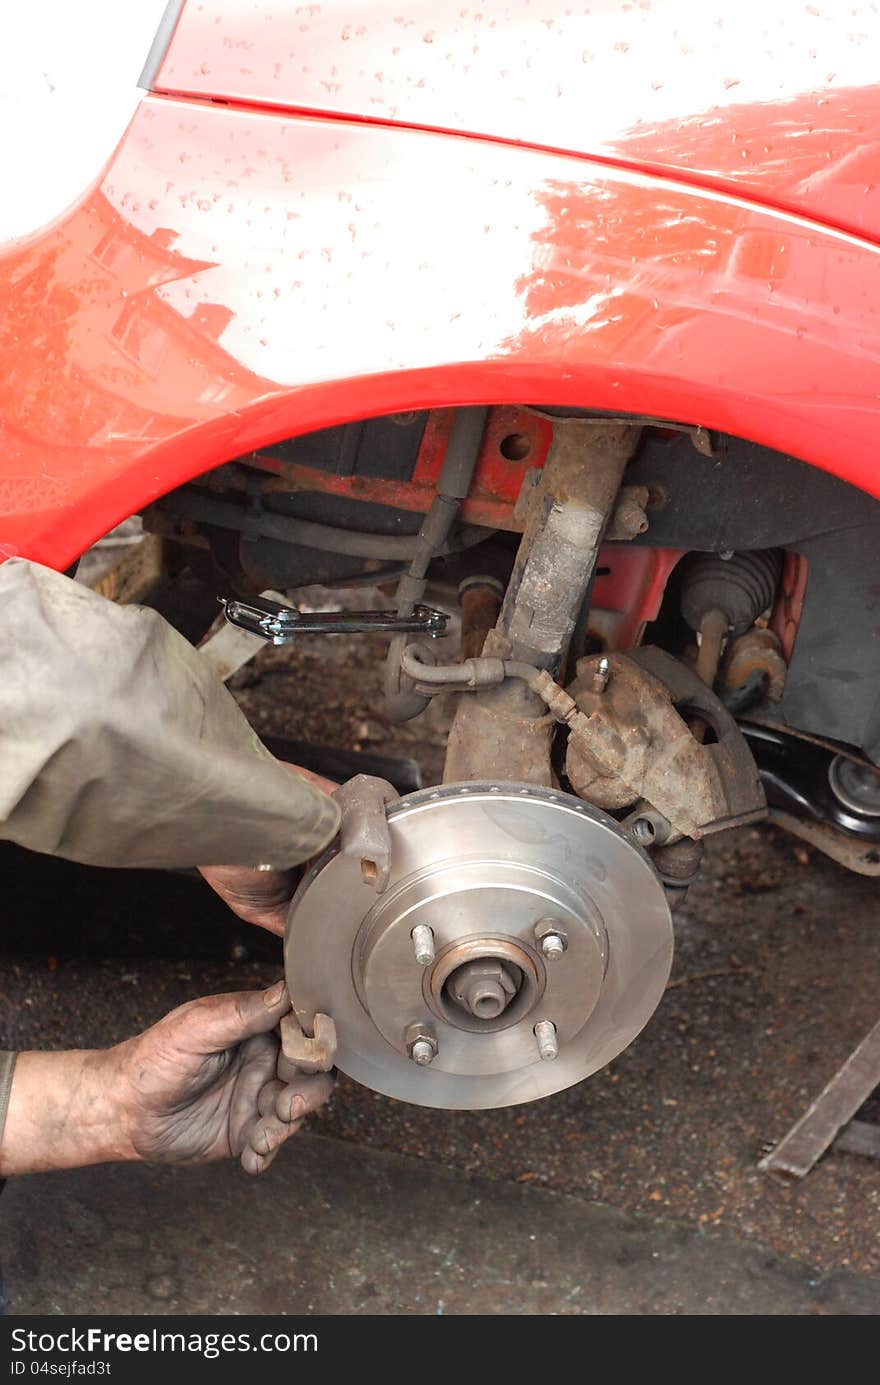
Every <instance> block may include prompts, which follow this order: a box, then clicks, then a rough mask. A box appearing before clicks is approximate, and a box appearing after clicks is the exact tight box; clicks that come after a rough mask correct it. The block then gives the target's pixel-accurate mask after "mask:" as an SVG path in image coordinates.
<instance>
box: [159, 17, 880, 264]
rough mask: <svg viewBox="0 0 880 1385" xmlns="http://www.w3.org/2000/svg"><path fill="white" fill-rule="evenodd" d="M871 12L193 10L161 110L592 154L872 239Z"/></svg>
mask: <svg viewBox="0 0 880 1385" xmlns="http://www.w3.org/2000/svg"><path fill="white" fill-rule="evenodd" d="M878 52H880V9H878V7H877V6H876V5H873V4H851V3H847V4H845V5H843V4H840V3H836V2H835V0H813V2H812V3H802V0H737V3H736V4H730V3H722V0H699V3H695V0H629V3H627V0H590V3H589V4H587V5H582V4H577V5H574V4H571V3H569V0H478V2H477V3H466V4H460V3H458V4H445V5H444V4H438V3H437V0H406V3H401V4H395V5H382V4H370V3H365V0H322V3H320V4H288V5H281V4H278V2H277V0H223V3H218V0H213V3H212V0H200V3H195V0H189V2H188V3H187V4H186V6H185V7H184V9H183V12H182V14H181V16H180V19H179V21H178V24H177V27H176V30H175V33H174V36H173V39H172V42H171V44H170V46H169V49H168V52H167V54H166V56H165V59H164V61H163V62H162V63H161V65H160V68H159V72H158V74H157V76H156V79H155V82H154V87H155V89H157V90H160V91H167V92H178V93H180V92H186V93H190V94H192V95H195V96H201V97H225V98H230V99H232V100H235V101H239V102H246V103H250V104H258V105H265V106H272V107H277V108H287V109H295V110H299V111H314V112H322V113H324V114H330V115H337V116H344V117H347V118H353V119H365V120H376V121H384V122H388V123H397V124H403V125H411V126H419V127H422V128H429V129H437V130H454V131H456V132H458V133H463V134H469V135H481V136H487V137H490V138H494V139H500V140H507V141H517V142H521V143H526V144H531V145H536V146H540V147H543V148H545V149H554V150H565V151H570V152H572V153H577V154H588V155H590V156H591V157H593V158H602V159H607V160H610V161H611V162H614V163H620V164H626V165H629V166H631V167H636V168H639V169H641V170H643V171H646V172H650V171H653V172H656V173H660V174H663V175H666V176H672V177H675V178H680V179H684V180H686V181H689V182H698V183H701V184H703V185H705V186H714V187H716V188H721V189H724V190H728V191H732V192H734V193H737V194H739V195H741V196H744V197H749V198H753V199H755V200H756V201H760V202H765V203H768V204H771V205H773V206H777V207H784V208H787V209H788V210H791V211H796V212H799V213H801V214H803V215H806V216H810V217H813V218H815V219H816V220H820V221H824V222H827V223H829V224H832V225H835V226H841V227H847V228H849V229H851V230H854V231H857V232H859V233H860V234H864V235H868V236H871V237H874V238H876V237H878V236H880V177H878V170H880V86H878V67H877V54H878Z"/></svg>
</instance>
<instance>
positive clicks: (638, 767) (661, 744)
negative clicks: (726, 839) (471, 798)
mask: <svg viewBox="0 0 880 1385" xmlns="http://www.w3.org/2000/svg"><path fill="white" fill-rule="evenodd" d="M603 662H604V663H607V664H609V666H610V673H609V676H608V677H607V679H600V681H603V682H604V686H603V687H602V688H600V689H599V690H597V675H599V674H600V673H601V665H602V663H603ZM568 693H569V696H570V697H571V698H572V699H573V700H574V702H575V704H576V706H577V709H578V711H579V713H580V715H579V716H577V715H575V716H574V717H566V721H567V723H568V725H569V727H570V729H571V734H570V736H569V741H568V749H567V752H566V759H565V768H566V773H567V775H568V778H569V781H570V782H571V785H572V787H573V788H574V790H575V792H576V793H577V794H578V795H579V796H581V797H583V798H586V799H587V800H588V801H589V802H590V803H594V804H595V805H596V806H597V807H600V808H606V809H620V808H626V807H629V806H631V805H632V804H635V803H637V802H639V801H640V800H647V802H648V803H649V804H650V805H651V806H652V807H653V808H654V809H656V810H657V811H658V812H659V813H661V814H662V815H663V816H664V817H665V818H666V819H667V820H668V822H669V823H670V824H671V826H672V827H673V828H674V829H675V831H676V832H677V833H679V834H681V835H683V836H686V837H694V838H699V837H702V836H703V835H705V834H706V833H708V832H717V831H720V830H721V829H722V828H726V827H732V826H735V825H739V824H742V823H744V822H751V821H754V820H755V819H756V818H757V817H760V816H763V815H764V812H765V811H766V803H765V798H764V791H763V789H762V788H761V784H760V781H759V778H758V773H757V770H756V768H755V763H754V760H753V759H752V755H751V752H750V751H749V748H748V746H747V744H746V742H745V740H744V739H743V736H742V734H741V732H740V731H739V729H738V727H737V725H736V723H735V721H734V720H733V717H732V716H731V715H730V713H729V712H728V711H727V710H726V708H725V707H724V706H723V704H722V703H721V702H720V701H719V699H718V698H717V697H716V696H715V695H714V693H712V691H711V689H710V688H708V687H707V686H706V684H705V683H704V682H703V680H702V679H701V678H700V677H698V675H697V674H696V672H695V671H694V670H692V669H690V668H688V667H687V665H685V664H683V663H682V662H681V661H680V660H678V659H675V658H673V656H672V655H671V654H667V653H665V651H663V650H661V649H652V648H646V649H637V650H634V651H633V652H632V653H631V654H629V655H623V654H612V655H610V656H607V658H606V657H605V656H603V657H602V658H601V659H600V658H598V657H592V658H588V659H581V660H580V661H579V662H578V665H577V678H576V679H575V681H574V683H573V684H572V685H571V687H570V688H569V689H568ZM695 717H696V718H699V721H700V722H701V723H703V724H705V726H707V727H709V728H710V730H711V732H712V737H713V738H709V737H707V738H706V740H707V743H705V744H704V743H702V741H701V739H699V738H698V737H697V736H695V735H694V733H693V731H692V729H691V727H690V726H689V725H688V720H689V719H693V718H695Z"/></svg>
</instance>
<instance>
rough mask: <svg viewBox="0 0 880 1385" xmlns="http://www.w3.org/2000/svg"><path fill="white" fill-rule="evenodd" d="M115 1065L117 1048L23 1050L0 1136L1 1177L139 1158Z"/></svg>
mask: <svg viewBox="0 0 880 1385" xmlns="http://www.w3.org/2000/svg"><path fill="white" fill-rule="evenodd" d="M115 1068H116V1058H115V1051H114V1050H113V1049H109V1050H107V1051H92V1050H82V1049H79V1050H73V1051H70V1052H64V1053H20V1054H19V1055H18V1059H17V1062H16V1065H15V1073H14V1076H13V1079H12V1090H11V1092H10V1096H9V1107H8V1110H7V1113H6V1125H5V1128H4V1130H3V1136H2V1140H0V1178H10V1177H12V1176H13V1175H14V1174H22V1173H38V1172H45V1171H46V1170H49V1169H69V1168H77V1167H79V1166H81V1165H83V1164H105V1163H110V1162H112V1161H117V1160H120V1161H121V1160H131V1159H136V1158H137V1157H138V1156H137V1154H136V1152H135V1150H134V1147H133V1145H132V1143H131V1138H130V1135H129V1132H128V1129H127V1122H126V1119H125V1115H124V1110H123V1106H122V1103H121V1102H120V1101H119V1099H118V1092H117V1087H118V1081H117V1075H116V1071H115Z"/></svg>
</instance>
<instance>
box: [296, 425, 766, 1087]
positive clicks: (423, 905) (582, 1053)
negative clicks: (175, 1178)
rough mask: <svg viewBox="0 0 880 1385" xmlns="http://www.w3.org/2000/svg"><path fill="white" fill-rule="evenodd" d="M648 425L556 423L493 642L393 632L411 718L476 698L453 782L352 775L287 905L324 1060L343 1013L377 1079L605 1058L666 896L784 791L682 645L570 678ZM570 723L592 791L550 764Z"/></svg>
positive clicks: (428, 1080) (646, 975) (638, 1011)
mask: <svg viewBox="0 0 880 1385" xmlns="http://www.w3.org/2000/svg"><path fill="white" fill-rule="evenodd" d="M638 438H639V430H638V428H637V427H635V426H632V425H629V424H626V423H619V422H616V421H612V420H607V419H606V420H597V419H588V418H569V419H557V420H555V421H554V443H553V446H552V448H551V450H550V454H549V456H548V459H547V462H546V465H545V467H544V469H543V471H541V472H537V473H535V474H534V475H530V476H529V478H528V480H527V483H526V490H525V493H524V495H523V497H522V498H521V502H520V504H521V514H522V517H523V538H522V542H521V544H520V548H519V552H518V555H517V558H516V562H515V566H514V569H513V573H512V575H511V578H510V581H509V583H508V586H507V589H506V592H505V595H504V599H503V602H502V604H501V608H500V611H499V614H498V618H497V621H496V624H495V627H494V629H490V630H489V632H488V634H487V635H486V638H485V642H484V645H483V649H482V651H481V652H478V653H474V654H473V655H471V657H468V658H465V659H463V660H462V662H461V663H457V664H442V663H439V662H438V661H437V656H436V652H435V647H434V646H432V645H431V644H430V643H428V642H426V641H423V642H419V641H418V640H412V641H411V640H409V639H407V638H406V637H399V638H398V640H397V641H396V642H395V643H396V653H395V658H396V659H397V661H398V663H397V666H396V669H395V671H394V673H393V675H392V676H391V677H390V678H389V687H390V689H391V693H392V696H393V701H394V706H395V707H396V708H397V710H398V715H400V714H401V709H403V712H402V714H405V715H412V714H414V713H415V712H417V711H418V709H419V708H420V707H422V706H424V705H426V702H427V700H428V699H430V697H432V696H433V695H435V694H436V693H438V692H441V691H454V692H459V693H461V694H462V696H461V697H460V698H459V702H458V706H457V709H456V712H455V717H454V721H453V726H452V730H451V733H450V737H449V743H448V747H447V758H446V767H445V773H444V783H443V784H442V785H441V786H438V787H437V788H434V789H427V790H423V791H421V792H419V793H417V794H410V795H408V796H406V797H405V798H402V799H395V800H394V801H389V796H390V795H391V794H393V791H392V790H390V786H388V785H383V784H382V783H381V781H361V782H359V781H357V780H356V781H353V783H352V785H351V786H347V787H346V790H345V791H344V801H343V828H342V834H341V838H340V842H339V844H338V845H337V846H335V847H333V848H331V850H330V851H329V852H328V853H327V854H326V855H325V857H324V858H322V860H321V861H319V862H318V863H317V864H316V865H315V867H314V868H313V870H312V871H311V872H310V873H309V874H308V876H307V877H306V878H305V879H304V881H303V883H302V885H301V886H300V889H299V891H298V892H297V896H296V898H295V899H294V901H293V904H292V907H291V913H290V918H289V921H288V928H287V933H286V939H285V965H286V972H287V978H288V987H289V989H290V993H291V996H292V998H293V1001H294V1011H295V1016H296V1018H295V1020H291V1022H290V1024H289V1026H288V1031H289V1034H290V1036H291V1043H290V1045H288V1044H286V1045H285V1047H286V1050H287V1049H288V1047H289V1056H290V1057H291V1060H292V1061H297V1062H298V1061H300V1060H299V1058H298V1057H296V1056H295V1055H297V1054H304V1055H306V1057H307V1059H309V1058H310V1059H311V1060H313V1061H320V1057H321V1055H320V1053H319V1052H318V1050H320V1048H321V1038H322V1033H323V1034H326V1033H327V1032H328V1031H327V1027H326V1023H325V1020H324V1018H323V1017H329V1016H332V1017H333V1020H334V1021H335V1028H336V1032H337V1048H336V1053H335V1057H336V1062H337V1064H338V1066H339V1067H340V1068H341V1069H342V1070H343V1071H345V1072H347V1073H349V1074H350V1075H351V1076H353V1077H355V1078H356V1079H357V1080H359V1081H361V1082H363V1083H365V1084H366V1085H368V1086H371V1087H373V1088H374V1089H376V1090H377V1091H380V1092H384V1093H386V1094H388V1095H391V1096H395V1097H398V1098H402V1099H404V1100H409V1101H413V1102H417V1103H420V1104H424V1105H430V1106H438V1107H448V1108H476V1107H493V1106H504V1105H510V1104H514V1103H517V1102H523V1101H529V1100H533V1099H535V1098H536V1097H540V1096H544V1095H547V1094H548V1093H550V1092H554V1091H559V1090H561V1089H562V1088H564V1087H567V1086H570V1085H571V1084H572V1083H574V1082H578V1081H580V1080H582V1079H583V1078H584V1077H586V1076H588V1075H589V1074H590V1073H591V1072H594V1071H596V1069H597V1068H600V1067H602V1066H603V1065H604V1064H605V1063H607V1062H608V1061H610V1059H611V1058H613V1057H614V1056H615V1055H616V1054H617V1053H619V1052H620V1051H621V1049H623V1048H624V1047H626V1045H627V1044H628V1043H629V1042H631V1040H632V1039H633V1038H634V1037H635V1035H636V1034H637V1033H638V1032H639V1030H640V1029H641V1028H642V1027H643V1025H644V1024H645V1023H646V1022H647V1020H648V1019H649V1017H650V1015H651V1013H652V1012H653V1010H654V1008H655V1007H656V1005H657V1003H658V1002H659V1000H660V997H661V995H662V993H663V990H664V988H665V985H666V982H667V979H668V974H669V968H670V965H671V959H672V927H671V915H670V902H671V901H672V902H674V900H675V899H676V898H680V897H682V894H683V890H684V889H685V888H686V886H687V884H688V882H689V881H690V879H691V878H692V877H693V874H694V873H695V871H696V869H697V868H698V865H699V854H700V850H701V839H702V837H703V836H705V835H706V834H707V833H709V832H713V831H717V830H719V829H720V828H722V827H727V826H732V825H734V824H737V823H742V822H746V821H750V820H752V819H753V818H755V817H757V816H759V815H761V814H762V813H763V812H764V811H765V803H764V795H763V790H762V789H761V785H760V782H759V779H758V775H757V771H756V768H755V765H754V761H753V760H752V756H751V754H750V752H749V750H748V748H747V746H746V743H745V741H744V740H743V738H742V736H741V735H740V733H739V731H738V729H737V727H736V725H735V724H734V722H733V719H732V718H731V717H730V715H729V714H728V713H727V712H726V710H725V709H724V707H723V705H722V704H721V703H720V701H719V700H718V699H717V698H716V697H715V696H714V694H713V693H712V692H711V690H710V689H709V688H708V687H707V685H706V683H705V682H704V681H703V680H702V679H701V678H700V677H699V675H698V674H697V673H696V672H694V671H692V670H690V669H689V668H688V667H687V666H685V665H684V664H682V663H681V662H680V661H679V660H677V659H675V658H673V657H671V656H670V655H667V654H665V653H664V652H662V651H661V650H657V649H639V650H636V651H633V652H632V653H629V654H626V655H624V654H619V653H611V654H608V655H596V656H591V657H589V658H585V659H581V660H580V661H579V662H578V664H577V668H576V670H575V676H574V678H573V680H572V681H571V682H570V683H569V684H568V686H567V687H566V686H565V681H566V673H565V669H566V660H567V658H568V652H569V647H570V644H571V641H572V636H573V633H574V631H575V629H576V627H577V624H578V621H579V619H580V618H581V615H582V612H583V611H584V609H585V607H586V604H587V602H588V597H589V589H590V585H591V581H592V576H593V573H594V570H595V566H596V560H597V557H598V553H599V548H600V545H601V543H602V541H603V538H604V537H605V536H606V534H607V533H608V532H609V529H611V531H612V532H614V531H615V516H616V514H617V512H618V511H619V510H620V507H621V505H622V504H623V505H624V508H625V509H626V511H627V513H626V516H625V519H626V529H627V532H629V533H634V532H640V531H641V530H642V529H643V528H644V524H643V522H642V520H643V519H644V513H643V512H640V513H641V514H642V519H641V520H639V522H638V523H636V524H635V525H633V523H632V519H633V514H632V511H633V507H634V506H635V508H636V509H638V508H639V506H638V497H634V496H633V495H631V494H628V493H627V491H626V488H623V491H622V490H621V483H622V480H623V476H624V470H625V467H626V464H627V462H628V460H629V459H630V457H631V456H632V455H633V452H634V450H635V448H636V445H637V443H638ZM472 441H473V442H474V443H475V444H478V443H479V438H478V437H475V438H474V439H472ZM456 493H458V492H456ZM621 497H622V498H621ZM636 518H637V519H638V516H636ZM418 580H421V579H420V578H419V579H418ZM414 583H415V578H414ZM416 595H417V596H420V595H421V593H420V591H418V590H417V588H416ZM408 599H411V598H408ZM560 727H564V728H565V733H566V737H567V739H566V744H565V747H564V763H565V774H566V777H567V780H568V784H569V785H570V786H571V788H572V789H573V790H574V792H573V793H570V792H567V791H564V790H563V789H562V788H561V787H560V777H559V775H558V774H557V772H556V771H555V770H554V763H555V764H557V765H559V764H561V761H560V760H559V758H558V757H557V758H556V759H555V760H554V754H553V750H554V740H555V738H556V736H557V733H558V732H559V728H560ZM370 786H372V787H370ZM612 813H613V814H616V816H611V814H612ZM309 1035H311V1036H312V1038H311V1039H310V1038H309ZM309 1044H312V1045H313V1046H314V1047H313V1048H310V1047H309Z"/></svg>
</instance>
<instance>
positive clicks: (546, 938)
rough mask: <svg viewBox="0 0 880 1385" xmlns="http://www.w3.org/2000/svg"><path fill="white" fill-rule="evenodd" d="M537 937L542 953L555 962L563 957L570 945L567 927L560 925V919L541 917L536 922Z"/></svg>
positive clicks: (548, 959)
mask: <svg viewBox="0 0 880 1385" xmlns="http://www.w3.org/2000/svg"><path fill="white" fill-rule="evenodd" d="M535 938H536V939H537V943H538V947H539V948H540V949H541V955H542V956H543V957H545V958H546V960H547V961H548V962H555V961H556V960H557V958H559V957H561V956H562V954H563V952H565V950H566V948H567V947H568V937H567V936H566V933H565V929H564V928H561V927H560V926H559V920H558V919H553V918H548V919H541V920H539V922H538V923H536V924H535Z"/></svg>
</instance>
